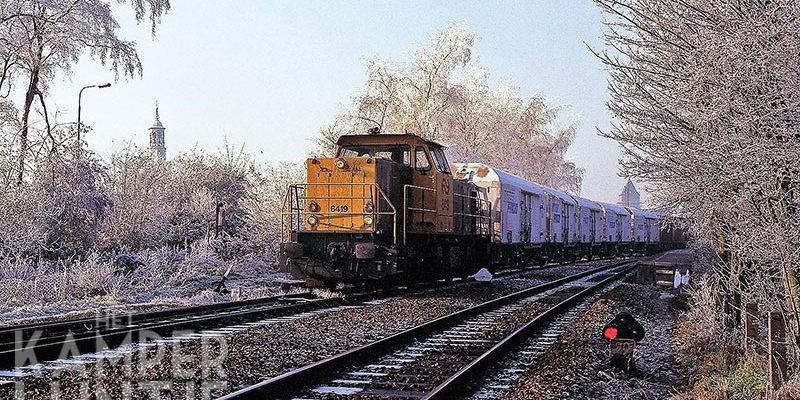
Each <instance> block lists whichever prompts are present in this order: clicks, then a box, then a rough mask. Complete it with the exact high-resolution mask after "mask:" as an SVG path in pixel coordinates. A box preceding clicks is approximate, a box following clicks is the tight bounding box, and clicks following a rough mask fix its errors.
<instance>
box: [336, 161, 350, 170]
mask: <svg viewBox="0 0 800 400" xmlns="http://www.w3.org/2000/svg"><path fill="white" fill-rule="evenodd" d="M336 168H339V169H347V161H345V160H344V158H337V159H336Z"/></svg>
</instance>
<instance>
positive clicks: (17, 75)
mask: <svg viewBox="0 0 800 400" xmlns="http://www.w3.org/2000/svg"><path fill="white" fill-rule="evenodd" d="M118 2H119V3H127V1H126V0H118ZM130 4H131V5H132V6H133V8H134V11H135V16H136V20H137V21H142V20H144V19H145V18H149V20H150V22H151V24H152V30H153V33H155V27H156V24H157V23H158V22H159V20H160V18H161V16H162V15H163V14H164V13H165V12H167V10H168V9H169V0H131V2H130ZM118 28H119V24H118V23H117V21H116V20H115V19H114V16H113V15H112V12H111V6H110V5H109V4H108V3H106V2H104V1H102V0H17V1H2V2H0V74H1V75H0V91H2V90H3V89H4V88H6V90H10V89H11V88H12V87H13V85H14V84H17V83H19V84H21V85H22V86H21V89H22V91H23V93H24V99H23V102H22V106H21V110H22V112H21V116H20V126H19V132H18V135H19V152H18V155H17V160H18V161H17V171H16V175H17V176H16V183H17V185H20V184H21V183H22V180H23V177H24V175H25V166H26V158H27V156H28V144H29V143H28V141H29V138H28V134H29V130H30V125H29V124H30V117H31V111H32V107H33V105H34V101H36V100H38V101H39V104H40V106H41V108H42V113H43V116H44V118H45V119H47V117H48V114H47V107H46V104H45V94H46V93H47V89H48V87H49V84H50V82H51V81H52V79H53V78H54V77H55V76H56V74H57V73H69V72H70V71H71V69H72V66H73V65H74V64H76V63H77V62H78V60H79V58H80V56H81V55H82V54H83V53H84V52H86V51H88V52H89V54H90V55H91V56H92V58H94V59H96V60H98V61H99V62H100V63H101V64H103V65H106V64H108V65H110V67H111V69H112V70H113V71H114V72H115V73H116V74H119V73H120V72H122V73H123V75H124V76H126V77H133V76H135V75H137V74H141V71H142V64H141V62H140V60H139V55H138V54H137V52H136V44H135V43H134V42H132V41H126V40H124V39H122V38H120V37H119V35H118V32H117V30H118ZM6 96H7V94H6ZM48 129H49V123H48Z"/></svg>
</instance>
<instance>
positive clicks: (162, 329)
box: [0, 292, 379, 370]
mask: <svg viewBox="0 0 800 400" xmlns="http://www.w3.org/2000/svg"><path fill="white" fill-rule="evenodd" d="M378 295H379V293H375V292H370V293H363V294H356V295H350V296H344V297H333V298H327V299H316V300H309V301H303V302H296V303H291V304H282V305H275V306H263V307H257V308H243V309H239V310H237V309H233V310H227V311H222V312H216V313H211V314H200V315H198V316H191V315H188V316H187V315H183V316H180V317H179V318H178V319H174V320H167V321H164V320H147V321H143V322H140V323H130V324H125V323H123V324H121V325H119V326H108V327H105V329H97V330H89V331H83V332H73V331H68V332H67V333H66V334H63V335H55V336H50V337H39V338H37V339H36V340H35V341H33V340H31V338H30V337H15V340H14V341H12V342H6V343H4V344H3V347H2V348H0V370H7V369H12V368H14V367H19V366H23V365H17V364H19V362H18V360H17V356H19V355H21V353H24V354H26V355H34V356H35V360H36V361H38V362H41V361H51V360H55V359H57V358H58V355H59V354H60V352H61V350H63V348H64V346H65V345H66V344H69V345H70V348H77V349H78V351H79V352H80V353H81V354H85V353H91V352H96V351H100V350H105V349H113V348H116V347H118V346H119V345H120V344H122V343H124V341H126V340H134V339H135V338H138V337H141V336H142V334H143V333H145V332H146V333H151V332H153V333H156V334H158V335H169V334H171V333H173V332H174V331H176V330H191V331H199V330H203V329H211V328H218V327H221V326H227V325H229V324H230V323H231V321H233V322H235V323H246V322H252V321H256V320H259V319H264V318H270V317H282V316H288V315H294V314H299V313H302V312H307V311H315V310H321V309H326V308H334V307H339V306H344V305H350V304H355V303H359V302H363V301H368V300H373V299H375V298H376V297H377V296H378ZM123 322H126V321H123ZM28 340H31V341H33V342H34V343H33V344H32V345H30V346H27V345H26V344H25V341H28Z"/></svg>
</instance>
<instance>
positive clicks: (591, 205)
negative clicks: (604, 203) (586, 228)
mask: <svg viewBox="0 0 800 400" xmlns="http://www.w3.org/2000/svg"><path fill="white" fill-rule="evenodd" d="M573 197H574V198H575V200H576V201H577V202H578V205H579V206H581V207H584V208H588V209H590V210H594V211H601V210H602V209H603V208H602V207H600V204H597V203H596V202H594V201H592V200H589V199H587V198H583V197H578V196H573Z"/></svg>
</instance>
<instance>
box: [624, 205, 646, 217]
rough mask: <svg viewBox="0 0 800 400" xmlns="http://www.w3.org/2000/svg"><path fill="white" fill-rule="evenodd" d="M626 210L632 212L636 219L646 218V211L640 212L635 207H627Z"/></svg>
mask: <svg viewBox="0 0 800 400" xmlns="http://www.w3.org/2000/svg"><path fill="white" fill-rule="evenodd" d="M626 208H627V209H628V210H631V214H633V216H634V217H639V218H645V212H644V211H642V210H640V209H638V208H633V207H626Z"/></svg>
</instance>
